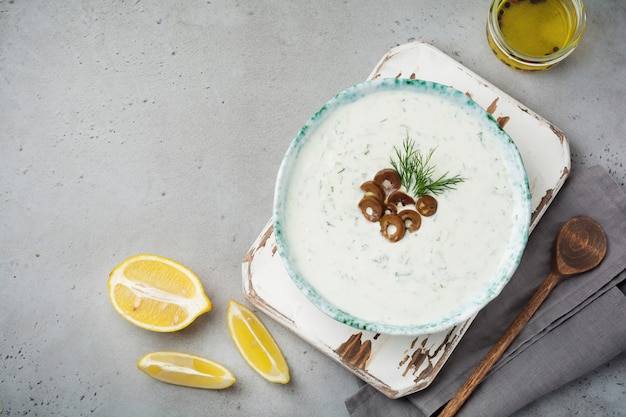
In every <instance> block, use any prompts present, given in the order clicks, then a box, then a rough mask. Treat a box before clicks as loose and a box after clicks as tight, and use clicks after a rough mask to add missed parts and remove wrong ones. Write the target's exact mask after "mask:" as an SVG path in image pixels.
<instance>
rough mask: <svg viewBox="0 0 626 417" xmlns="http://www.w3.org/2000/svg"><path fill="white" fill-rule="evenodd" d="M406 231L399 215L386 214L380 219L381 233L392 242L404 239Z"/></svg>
mask: <svg viewBox="0 0 626 417" xmlns="http://www.w3.org/2000/svg"><path fill="white" fill-rule="evenodd" d="M405 231H406V228H405V227H404V220H402V219H401V218H400V216H398V215H397V214H386V215H384V216H383V218H382V219H380V233H381V234H382V235H383V236H384V237H386V238H387V239H389V240H390V241H391V242H397V241H399V240H400V239H402V238H403V237H404V233H405Z"/></svg>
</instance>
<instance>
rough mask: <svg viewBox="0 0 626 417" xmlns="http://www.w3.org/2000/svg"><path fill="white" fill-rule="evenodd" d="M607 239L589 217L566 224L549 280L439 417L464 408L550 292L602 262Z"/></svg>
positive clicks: (575, 219)
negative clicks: (563, 281) (564, 281)
mask: <svg viewBox="0 0 626 417" xmlns="http://www.w3.org/2000/svg"><path fill="white" fill-rule="evenodd" d="M606 247H607V243H606V235H605V234H604V231H603V230H602V227H600V225H599V224H598V223H596V222H595V221H593V220H592V219H590V218H588V217H575V218H573V219H571V220H570V221H568V222H567V223H565V224H564V225H563V227H562V228H561V230H560V231H559V234H558V235H557V237H556V242H555V248H554V258H553V262H552V268H551V270H550V274H549V275H548V277H547V278H546V279H545V280H544V281H543V283H541V285H540V286H539V287H538V288H537V291H536V292H535V294H534V295H533V296H532V298H531V299H530V300H529V301H528V303H527V304H526V306H525V307H524V308H523V309H522V311H521V312H520V313H519V314H518V316H517V317H516V318H515V320H514V321H513V323H511V325H510V326H509V327H508V328H507V329H506V331H505V332H504V334H503V335H502V336H501V337H500V339H499V340H498V341H497V342H496V343H495V345H493V347H492V348H491V350H490V351H489V353H487V355H486V356H485V357H484V358H483V360H482V361H481V362H480V363H479V364H478V366H477V367H476V369H475V370H474V372H472V374H471V375H470V376H469V377H468V378H467V380H466V381H465V383H464V384H463V385H462V386H461V388H460V389H459V391H458V392H457V393H456V395H455V396H454V397H452V399H451V400H450V401H449V402H448V404H447V405H446V406H445V408H444V409H443V410H442V411H441V413H440V414H439V417H451V416H454V415H455V414H456V412H457V411H459V409H460V408H461V407H462V406H463V404H465V401H466V400H467V398H468V397H469V396H470V395H471V394H472V392H474V390H475V389H476V387H477V386H478V385H479V384H480V383H481V381H482V380H483V378H484V377H485V375H487V372H489V370H490V369H491V367H492V366H493V365H494V364H495V363H496V362H497V361H498V359H500V357H501V356H502V354H503V353H504V351H505V350H506V349H507V348H508V347H509V345H510V344H511V343H512V342H513V341H514V340H515V338H516V337H517V335H518V334H519V333H520V332H521V331H522V328H523V327H524V326H525V325H526V323H527V322H528V320H530V318H531V317H532V316H533V314H535V312H536V311H537V309H538V308H539V306H540V305H541V304H542V303H543V302H544V301H545V299H546V298H548V295H549V294H550V292H551V291H552V290H553V289H554V287H556V285H557V284H558V283H559V282H560V281H561V280H562V279H564V278H568V277H571V276H572V275H576V274H580V273H583V272H587V271H590V270H592V269H593V268H595V267H596V266H598V265H599V264H600V262H602V260H603V259H604V256H605V255H606Z"/></svg>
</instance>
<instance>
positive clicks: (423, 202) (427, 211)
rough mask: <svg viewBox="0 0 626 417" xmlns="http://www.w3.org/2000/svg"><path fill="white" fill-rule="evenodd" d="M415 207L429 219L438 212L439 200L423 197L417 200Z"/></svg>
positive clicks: (427, 196) (428, 196)
mask: <svg viewBox="0 0 626 417" xmlns="http://www.w3.org/2000/svg"><path fill="white" fill-rule="evenodd" d="M415 207H416V208H417V211H419V213H420V214H421V215H422V216H426V217H429V216H432V215H433V214H435V213H436V212H437V200H435V197H433V196H432V195H423V196H421V197H420V198H418V199H417V202H416V203H415Z"/></svg>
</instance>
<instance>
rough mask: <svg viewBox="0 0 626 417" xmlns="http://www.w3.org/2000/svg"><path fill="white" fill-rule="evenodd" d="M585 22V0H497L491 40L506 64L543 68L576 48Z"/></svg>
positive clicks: (490, 27)
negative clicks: (583, 0)
mask: <svg viewBox="0 0 626 417" xmlns="http://www.w3.org/2000/svg"><path fill="white" fill-rule="evenodd" d="M585 24H586V16H585V8H584V5H583V2H582V0H493V2H492V4H491V7H490V8H489V18H488V19H487V39H488V41H489V46H490V47H491V49H492V50H493V52H494V54H495V55H496V56H497V57H498V58H499V59H500V60H501V61H502V62H504V63H505V64H506V65H508V66H510V67H512V68H515V69H518V70H522V71H542V70H546V69H548V68H550V67H552V66H554V65H556V64H558V63H559V62H561V61H563V60H564V59H565V58H566V57H567V56H569V55H570V54H571V53H572V52H573V51H574V49H575V48H576V46H577V45H578V43H579V42H580V39H581V37H582V35H583V33H584V31H585Z"/></svg>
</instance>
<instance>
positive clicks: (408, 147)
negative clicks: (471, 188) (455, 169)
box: [391, 135, 465, 197]
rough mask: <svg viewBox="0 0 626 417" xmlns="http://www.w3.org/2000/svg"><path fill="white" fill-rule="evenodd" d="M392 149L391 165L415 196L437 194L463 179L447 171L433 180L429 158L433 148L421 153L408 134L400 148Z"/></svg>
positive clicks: (433, 169)
mask: <svg viewBox="0 0 626 417" xmlns="http://www.w3.org/2000/svg"><path fill="white" fill-rule="evenodd" d="M393 149H394V150H395V152H396V158H397V161H396V160H394V158H391V166H392V167H393V169H395V170H396V172H397V173H398V175H399V176H400V182H401V183H402V185H404V187H405V188H406V189H407V190H408V191H411V192H412V193H413V195H414V196H415V197H421V196H423V195H424V194H433V195H438V194H441V193H442V192H444V191H446V190H453V189H455V188H456V184H458V183H460V182H463V181H464V180H465V179H464V178H462V177H461V176H459V175H455V176H453V177H448V173H447V172H446V173H445V174H443V175H441V176H440V177H439V178H437V179H435V180H433V178H432V177H433V174H434V171H435V166H434V165H432V164H431V162H430V159H431V158H432V156H433V153H435V149H431V150H430V151H429V152H428V154H426V155H424V154H422V152H421V151H420V150H419V149H418V148H416V147H415V141H413V140H412V139H411V138H410V137H409V136H408V135H407V137H406V138H404V140H403V141H402V149H398V148H396V147H395V146H394V147H393Z"/></svg>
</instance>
